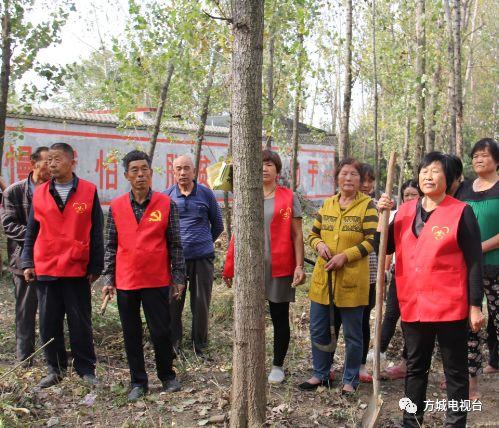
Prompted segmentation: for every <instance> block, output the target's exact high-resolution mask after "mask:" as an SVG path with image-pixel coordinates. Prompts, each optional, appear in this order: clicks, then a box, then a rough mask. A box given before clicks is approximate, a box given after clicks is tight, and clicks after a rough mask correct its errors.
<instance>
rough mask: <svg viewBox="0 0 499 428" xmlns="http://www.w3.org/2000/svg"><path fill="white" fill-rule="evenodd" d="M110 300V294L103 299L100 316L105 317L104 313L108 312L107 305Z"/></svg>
mask: <svg viewBox="0 0 499 428" xmlns="http://www.w3.org/2000/svg"><path fill="white" fill-rule="evenodd" d="M110 298H111V296H110V295H109V293H108V294H106V295H105V296H104V299H102V306H101V307H100V314H101V315H104V313H105V312H106V307H107V304H108V303H109V299H110Z"/></svg>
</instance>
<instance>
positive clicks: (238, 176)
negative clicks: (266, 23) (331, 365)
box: [230, 0, 266, 428]
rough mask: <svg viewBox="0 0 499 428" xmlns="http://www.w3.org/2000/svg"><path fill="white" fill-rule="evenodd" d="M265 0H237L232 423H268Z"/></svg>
mask: <svg viewBox="0 0 499 428" xmlns="http://www.w3.org/2000/svg"><path fill="white" fill-rule="evenodd" d="M263 3H264V2H263V0H232V36H233V42H232V88H231V89H232V91H231V92H232V93H231V111H232V119H233V121H232V127H233V130H232V132H233V155H234V156H233V159H234V238H235V278H234V279H235V281H234V347H233V372H232V391H231V395H232V399H231V416H230V426H231V427H233V428H236V427H238V428H240V427H261V426H263V425H264V423H265V409H266V376H265V287H264V282H263V259H264V254H263V253H264V252H263V243H264V237H263V228H262V224H263V192H262V145H261V144H262V111H261V108H262V60H263Z"/></svg>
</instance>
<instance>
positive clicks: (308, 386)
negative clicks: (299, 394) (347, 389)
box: [298, 379, 333, 391]
mask: <svg viewBox="0 0 499 428" xmlns="http://www.w3.org/2000/svg"><path fill="white" fill-rule="evenodd" d="M319 386H324V387H326V388H328V389H331V388H332V387H333V382H331V381H330V380H329V379H327V380H321V382H320V383H309V382H303V383H300V384H299V385H298V388H300V389H301V390H302V391H315V390H316V389H317V388H319Z"/></svg>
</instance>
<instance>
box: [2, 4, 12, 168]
mask: <svg viewBox="0 0 499 428" xmlns="http://www.w3.org/2000/svg"><path fill="white" fill-rule="evenodd" d="M3 10H4V14H3V16H2V70H1V72H0V175H1V174H2V166H3V161H2V159H3V151H4V145H5V124H6V121H7V103H8V101H9V85H10V66H11V58H12V46H11V44H12V39H11V37H10V35H11V21H10V14H9V1H8V0H4V2H3Z"/></svg>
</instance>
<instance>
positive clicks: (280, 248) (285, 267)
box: [223, 186, 296, 278]
mask: <svg viewBox="0 0 499 428" xmlns="http://www.w3.org/2000/svg"><path fill="white" fill-rule="evenodd" d="M292 219H293V192H292V191H291V190H289V189H286V188H285V187H280V186H278V187H277V188H276V192H275V199H274V215H273V217H272V222H271V223H270V243H271V244H270V253H271V256H272V277H273V278H279V277H283V276H292V275H293V274H294V271H295V267H296V265H295V249H294V246H293V240H292V239H291V222H292ZM223 276H224V277H226V278H233V277H234V236H232V239H231V240H230V243H229V249H228V251H227V257H226V259H225V267H224V272H223Z"/></svg>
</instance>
